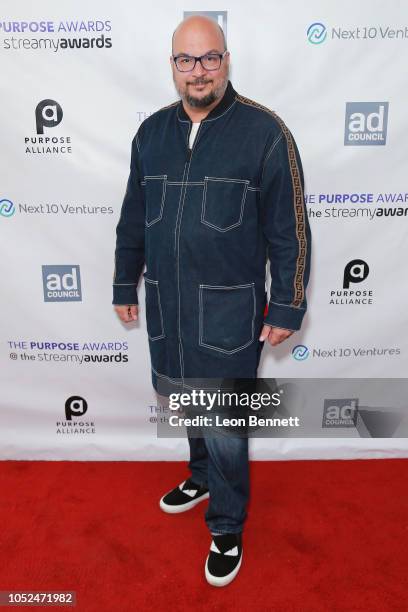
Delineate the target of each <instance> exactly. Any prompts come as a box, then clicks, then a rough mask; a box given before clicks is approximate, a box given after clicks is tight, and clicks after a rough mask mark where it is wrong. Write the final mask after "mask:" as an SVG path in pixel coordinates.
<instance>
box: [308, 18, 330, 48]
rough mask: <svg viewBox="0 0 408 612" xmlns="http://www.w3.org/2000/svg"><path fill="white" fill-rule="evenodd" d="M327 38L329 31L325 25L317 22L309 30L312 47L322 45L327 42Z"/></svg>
mask: <svg viewBox="0 0 408 612" xmlns="http://www.w3.org/2000/svg"><path fill="white" fill-rule="evenodd" d="M326 37H327V30H326V26H325V25H323V23H319V22H318V21H316V22H315V23H312V24H311V25H310V26H309V27H308V28H307V40H308V41H309V42H310V43H312V45H320V44H321V43H322V42H324V41H325V40H326Z"/></svg>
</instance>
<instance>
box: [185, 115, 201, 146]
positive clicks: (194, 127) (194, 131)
mask: <svg viewBox="0 0 408 612" xmlns="http://www.w3.org/2000/svg"><path fill="white" fill-rule="evenodd" d="M200 123H201V122H200V121H199V122H198V123H193V125H192V128H191V132H190V138H189V141H188V146H189V147H190V149H192V148H193V143H194V140H195V137H196V134H197V130H198V126H199V125H200Z"/></svg>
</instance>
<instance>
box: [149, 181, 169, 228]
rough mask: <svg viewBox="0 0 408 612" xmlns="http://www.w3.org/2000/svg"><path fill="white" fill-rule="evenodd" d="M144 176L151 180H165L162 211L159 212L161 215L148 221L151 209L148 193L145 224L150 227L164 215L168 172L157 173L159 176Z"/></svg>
mask: <svg viewBox="0 0 408 612" xmlns="http://www.w3.org/2000/svg"><path fill="white" fill-rule="evenodd" d="M144 178H145V179H149V180H162V181H163V186H162V199H161V204H160V213H159V216H158V217H156V218H155V219H153V220H152V221H147V215H148V212H149V211H148V205H147V202H148V198H147V194H146V221H145V225H146V227H150V226H151V225H153V224H154V223H157V222H158V221H160V220H161V218H162V217H163V209H164V200H165V198H166V184H167V174H160V175H157V176H145V177H144ZM146 183H147V181H146ZM146 183H145V184H146Z"/></svg>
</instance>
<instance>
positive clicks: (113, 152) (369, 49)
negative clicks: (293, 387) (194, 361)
mask: <svg viewBox="0 0 408 612" xmlns="http://www.w3.org/2000/svg"><path fill="white" fill-rule="evenodd" d="M191 11H196V12H206V13H207V14H211V15H212V16H213V17H214V18H215V19H217V20H218V21H219V23H220V24H221V25H222V26H223V28H224V30H225V32H226V36H227V41H228V48H229V50H230V52H231V65H232V68H231V81H232V83H233V85H234V87H235V89H237V91H238V92H239V93H242V94H243V95H245V96H247V97H250V98H252V99H255V100H257V101H259V102H260V103H262V104H264V105H266V106H267V107H269V108H271V109H274V110H275V111H276V112H278V114H279V115H280V116H281V117H282V118H283V119H284V121H285V122H286V123H287V125H288V126H289V127H290V129H291V131H292V132H293V134H294V136H295V138H296V140H297V143H298V146H299V149H300V151H301V155H302V159H303V164H304V169H305V177H306V192H307V208H308V213H309V218H310V223H311V227H312V232H313V238H314V249H313V273H312V278H311V282H310V285H309V291H308V295H309V312H308V314H307V317H306V318H305V321H304V326H303V329H302V330H301V332H299V333H297V334H295V335H294V336H293V337H292V338H290V339H289V341H288V342H286V343H284V344H283V345H281V346H280V347H278V348H275V349H273V350H272V349H270V347H265V351H264V355H263V358H262V363H261V367H260V371H259V375H260V376H264V377H279V376H281V377H298V378H308V377H322V378H326V377H334V378H341V377H345V378H356V377H366V378H376V377H380V378H385V377H390V378H396V377H404V376H405V374H406V371H407V354H408V353H407V351H408V346H407V334H406V331H407V308H406V304H407V299H408V289H407V283H406V261H407V255H408V247H407V227H408V214H407V213H408V185H407V174H406V159H407V147H406V134H407V133H408V113H407V104H406V102H407V93H408V92H407V89H408V82H407V79H406V78H405V75H406V66H407V59H408V13H407V10H406V4H405V2H402V1H401V2H398V1H394V2H391V3H384V2H381V1H379V0H360V1H357V2H356V1H355V0H344V1H343V2H338V3H334V2H331V3H328V2H326V1H324V0H312V1H310V2H307V3H305V2H301V0H292V1H289V2H286V3H283V2H279V1H278V0H272V1H271V0H269V1H268V2H267V1H261V0H254V1H253V2H251V3H247V2H243V1H242V0H236V1H234V2H224V3H221V4H219V2H215V1H214V0H207V2H205V3H204V4H203V3H201V2H197V1H196V0H192V1H191V2H189V3H184V2H181V1H180V0H174V1H173V2H166V1H165V0H153V1H152V2H147V3H132V2H129V1H125V0H117V1H116V2H111V1H109V2H107V1H105V0H104V1H101V0H98V1H96V0H90V1H88V2H86V3H84V2H79V1H78V0H73V1H70V2H67V1H66V2H57V3H56V2H51V1H48V0H47V1H45V0H44V1H42V2H40V3H33V2H31V1H29V0H21V2H18V3H15V2H12V1H11V0H3V2H2V12H1V16H0V66H1V75H2V78H1V88H2V91H1V108H2V112H1V139H2V149H1V165H0V172H1V181H0V200H1V202H0V212H1V215H0V225H1V245H2V249H3V254H2V257H1V260H0V265H1V278H2V296H3V297H2V318H1V321H2V325H1V357H2V365H1V376H2V393H1V414H0V422H1V426H0V447H1V457H2V458H13V459H18V458H21V459H27V458H28V459H71V460H77V459H96V460H98V459H113V460H115V459H125V460H127V459H129V460H131V459H182V458H186V457H187V444H186V441H185V440H183V439H157V436H156V425H155V420H156V418H160V417H161V415H162V413H161V406H160V405H157V398H156V396H155V394H154V391H153V389H152V387H151V382H150V369H149V365H150V363H149V354H148V344H147V336H146V333H145V314H144V309H143V308H142V309H141V319H140V322H138V323H136V324H132V325H130V326H125V325H123V324H122V323H121V322H120V321H119V319H118V318H117V317H116V315H115V313H114V311H113V306H112V305H111V301H112V293H111V283H112V274H113V252H114V241H115V235H114V230H115V226H116V223H117V221H118V217H119V212H120V206H121V202H122V198H123V194H124V189H125V184H126V180H127V176H128V168H129V161H130V143H131V140H132V137H133V135H134V133H135V132H136V130H137V128H138V126H139V124H140V122H141V121H143V119H144V118H145V117H147V116H148V115H149V114H151V113H152V112H154V111H155V110H157V109H158V108H160V107H161V106H164V105H166V104H169V103H170V102H173V101H174V100H176V99H177V95H176V91H175V89H174V86H173V81H172V77H171V70H170V65H169V55H170V52H171V46H170V42H171V35H172V32H173V30H174V28H175V27H176V25H177V23H178V22H179V21H180V20H181V19H182V18H183V16H184V15H185V14H186V12H191ZM47 106H51V109H48V110H47V109H45V107H47ZM61 292H62V293H61ZM139 299H140V303H141V304H143V302H144V288H143V285H142V284H141V286H140V289H139ZM75 398H76V399H75ZM349 436H350V437H348V438H335V437H331V438H330V439H314V438H312V439H292V440H290V439H257V440H253V444H252V456H253V458H258V459H267V458H278V459H279V458H301V457H310V458H312V457H324V458H330V457H344V458H346V457H379V456H407V455H408V445H407V441H406V439H404V438H389V439H378V438H377V439H373V438H369V437H367V438H361V437H360V435H359V433H358V432H357V431H355V430H354V431H353V430H352V429H351V430H350V433H349Z"/></svg>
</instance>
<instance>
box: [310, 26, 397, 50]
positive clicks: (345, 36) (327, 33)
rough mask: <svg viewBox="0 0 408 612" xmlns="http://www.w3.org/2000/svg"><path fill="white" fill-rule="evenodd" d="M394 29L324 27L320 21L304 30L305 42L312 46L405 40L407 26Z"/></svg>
mask: <svg viewBox="0 0 408 612" xmlns="http://www.w3.org/2000/svg"><path fill="white" fill-rule="evenodd" d="M398 26H399V27H397V28H394V27H391V26H389V25H385V24H382V25H375V26H372V25H365V26H354V27H351V28H350V27H348V28H344V27H343V26H333V27H326V25H325V24H324V23H321V22H320V21H314V22H313V23H311V24H310V25H309V26H308V27H307V29H306V36H307V40H308V41H309V43H310V44H312V45H321V44H322V43H324V42H325V41H326V40H327V39H329V40H330V39H331V40H333V41H347V42H348V41H350V42H351V43H353V42H354V43H355V42H356V41H360V40H407V39H408V26H402V27H401V25H400V24H398Z"/></svg>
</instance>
